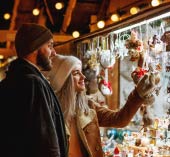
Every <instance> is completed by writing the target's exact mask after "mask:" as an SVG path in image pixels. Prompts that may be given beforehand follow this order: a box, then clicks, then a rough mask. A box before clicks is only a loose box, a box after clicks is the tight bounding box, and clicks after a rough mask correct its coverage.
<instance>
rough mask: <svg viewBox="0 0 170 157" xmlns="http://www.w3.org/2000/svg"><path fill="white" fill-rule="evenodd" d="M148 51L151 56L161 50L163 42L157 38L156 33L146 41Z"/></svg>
mask: <svg viewBox="0 0 170 157" xmlns="http://www.w3.org/2000/svg"><path fill="white" fill-rule="evenodd" d="M148 45H149V51H150V53H151V55H152V56H156V55H157V54H160V53H162V52H163V42H162V41H161V40H160V39H159V37H158V35H156V34H155V35H154V36H153V37H152V38H150V39H149V41H148Z"/></svg>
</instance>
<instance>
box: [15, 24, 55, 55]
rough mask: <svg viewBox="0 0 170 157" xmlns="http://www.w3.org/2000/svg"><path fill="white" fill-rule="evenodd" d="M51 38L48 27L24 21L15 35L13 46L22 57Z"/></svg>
mask: <svg viewBox="0 0 170 157" xmlns="http://www.w3.org/2000/svg"><path fill="white" fill-rule="evenodd" d="M52 38H53V35H52V33H51V31H50V30H49V29H47V28H46V27H44V26H42V25H38V24H35V23H25V24H22V26H21V27H20V28H19V30H18V32H17V33H16V36H15V48H16V53H17V55H18V56H19V57H23V56H25V55H27V54H29V53H31V52H33V51H34V50H37V49H38V48H40V47H41V46H42V45H43V44H45V43H46V42H48V41H49V40H50V39H52Z"/></svg>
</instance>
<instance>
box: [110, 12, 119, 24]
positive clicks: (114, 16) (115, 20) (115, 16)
mask: <svg viewBox="0 0 170 157" xmlns="http://www.w3.org/2000/svg"><path fill="white" fill-rule="evenodd" d="M111 20H112V21H113V22H117V21H119V15H118V14H112V16H111Z"/></svg>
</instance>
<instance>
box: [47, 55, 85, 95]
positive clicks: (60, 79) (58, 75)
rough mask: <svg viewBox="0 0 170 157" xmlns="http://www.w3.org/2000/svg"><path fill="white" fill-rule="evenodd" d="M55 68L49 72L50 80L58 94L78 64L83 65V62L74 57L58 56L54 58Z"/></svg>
mask: <svg viewBox="0 0 170 157" xmlns="http://www.w3.org/2000/svg"><path fill="white" fill-rule="evenodd" d="M52 63H53V68H52V70H51V71H49V72H48V75H47V77H48V79H49V80H50V83H51V85H52V87H53V89H54V90H55V92H58V91H60V90H61V88H62V87H63V85H64V83H65V82H66V80H67V78H68V77H69V75H70V74H71V72H72V70H73V69H74V68H75V66H76V65H77V64H82V62H81V60H79V59H78V58H77V57H74V56H64V55H59V54H57V55H56V56H55V57H54V58H53V62H52Z"/></svg>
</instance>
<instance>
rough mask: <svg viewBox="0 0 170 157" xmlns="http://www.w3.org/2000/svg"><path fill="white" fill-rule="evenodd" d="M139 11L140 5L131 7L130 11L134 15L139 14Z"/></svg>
mask: <svg viewBox="0 0 170 157" xmlns="http://www.w3.org/2000/svg"><path fill="white" fill-rule="evenodd" d="M138 12H139V8H138V7H132V8H131V9H130V13H131V14H132V15H135V14H137V13H138Z"/></svg>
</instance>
